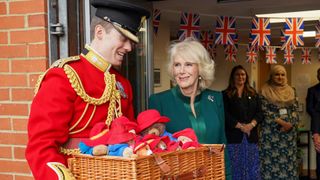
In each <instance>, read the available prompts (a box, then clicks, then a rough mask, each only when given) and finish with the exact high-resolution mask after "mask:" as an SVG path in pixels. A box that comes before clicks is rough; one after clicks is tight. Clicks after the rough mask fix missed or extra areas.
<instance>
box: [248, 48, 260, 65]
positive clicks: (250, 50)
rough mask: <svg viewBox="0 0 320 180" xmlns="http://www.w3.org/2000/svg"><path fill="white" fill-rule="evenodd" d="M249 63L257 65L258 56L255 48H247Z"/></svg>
mask: <svg viewBox="0 0 320 180" xmlns="http://www.w3.org/2000/svg"><path fill="white" fill-rule="evenodd" d="M246 54H247V61H246V62H247V63H255V62H256V60H257V58H258V54H257V52H256V51H255V48H250V46H249V45H248V46H247V53H246Z"/></svg>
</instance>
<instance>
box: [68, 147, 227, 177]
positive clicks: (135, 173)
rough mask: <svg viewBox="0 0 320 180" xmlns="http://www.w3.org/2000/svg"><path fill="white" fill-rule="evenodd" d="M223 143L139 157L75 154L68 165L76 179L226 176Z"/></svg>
mask: <svg viewBox="0 0 320 180" xmlns="http://www.w3.org/2000/svg"><path fill="white" fill-rule="evenodd" d="M223 147H224V146H223V145H220V144H219V145H218V144H210V145H209V144H208V145H204V146H203V147H201V148H197V149H188V150H181V151H175V152H165V153H160V154H156V155H150V156H146V157H138V158H124V157H114V156H104V157H97V156H88V155H75V156H74V157H72V158H69V160H68V165H69V169H70V170H71V172H72V173H73V174H74V176H75V177H76V179H83V180H87V179H108V180H115V179H130V180H131V179H135V180H147V179H148V180H154V179H168V180H169V179H179V180H181V179H184V180H187V179H217V180H220V179H225V171H224V167H225V166H224V148H223Z"/></svg>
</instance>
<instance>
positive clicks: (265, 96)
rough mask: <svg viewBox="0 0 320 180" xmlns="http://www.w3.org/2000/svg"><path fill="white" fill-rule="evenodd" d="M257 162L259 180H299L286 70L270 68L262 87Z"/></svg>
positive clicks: (292, 101) (293, 110)
mask: <svg viewBox="0 0 320 180" xmlns="http://www.w3.org/2000/svg"><path fill="white" fill-rule="evenodd" d="M261 94H262V111H263V113H264V117H265V118H264V121H262V123H261V136H260V153H259V154H260V161H261V176H262V179H290V180H296V179H299V175H298V171H297V170H298V165H297V125H298V121H299V117H298V113H297V100H296V99H297V98H296V97H295V90H294V89H293V88H292V87H291V86H289V85H288V83H287V72H286V69H285V68H284V67H283V66H281V65H276V66H274V67H272V68H271V71H270V77H269V80H268V81H267V83H266V84H265V85H264V86H263V87H262V91H261Z"/></svg>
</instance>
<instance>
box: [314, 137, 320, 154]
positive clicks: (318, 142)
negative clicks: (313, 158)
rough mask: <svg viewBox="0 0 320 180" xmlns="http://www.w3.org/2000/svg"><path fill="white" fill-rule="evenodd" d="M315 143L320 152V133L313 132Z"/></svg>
mask: <svg viewBox="0 0 320 180" xmlns="http://www.w3.org/2000/svg"><path fill="white" fill-rule="evenodd" d="M313 143H314V147H315V149H316V151H317V152H318V153H320V135H319V134H313Z"/></svg>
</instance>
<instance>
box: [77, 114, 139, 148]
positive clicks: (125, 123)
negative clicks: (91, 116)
mask: <svg viewBox="0 0 320 180" xmlns="http://www.w3.org/2000/svg"><path fill="white" fill-rule="evenodd" d="M135 128H137V124H136V123H135V122H132V121H130V120H129V119H128V118H126V117H125V116H121V117H118V118H116V119H114V120H113V121H112V124H111V128H110V130H109V127H108V125H106V124H105V123H104V122H99V123H97V124H96V125H95V126H94V127H93V128H92V129H91V131H90V134H89V137H90V138H88V139H84V140H82V142H83V143H84V144H86V145H87V146H91V147H93V146H97V145H100V144H104V145H106V144H119V143H123V142H127V141H129V140H131V139H133V138H135V136H136V135H135V133H130V132H129V131H130V130H132V129H135Z"/></svg>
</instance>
